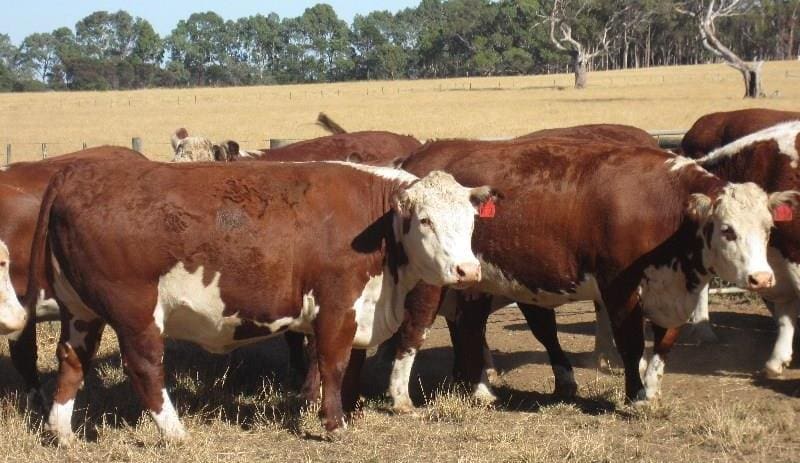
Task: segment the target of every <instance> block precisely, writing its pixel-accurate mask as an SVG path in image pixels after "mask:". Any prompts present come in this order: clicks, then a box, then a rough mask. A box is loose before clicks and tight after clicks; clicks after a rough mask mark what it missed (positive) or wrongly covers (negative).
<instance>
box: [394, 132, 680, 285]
mask: <svg viewBox="0 0 800 463" xmlns="http://www.w3.org/2000/svg"><path fill="white" fill-rule="evenodd" d="M675 160H676V158H675V157H673V156H671V155H670V154H669V153H666V152H663V151H661V150H656V149H651V148H646V147H633V146H623V145H613V144H603V143H592V144H586V143H585V142H582V141H580V140H579V141H573V140H568V139H563V138H542V139H536V140H516V141H509V142H474V141H464V140H448V141H444V142H441V143H440V142H435V143H430V144H427V145H425V147H423V148H422V149H421V150H420V151H418V152H417V153H415V154H414V155H413V156H411V158H409V159H408V160H407V161H406V162H405V163H404V165H403V168H404V169H407V170H409V171H410V172H411V173H413V174H415V175H424V174H426V173H427V172H429V171H431V170H444V171H446V172H449V173H450V174H452V175H453V176H454V177H455V178H456V180H457V181H458V182H459V183H462V184H463V185H465V186H475V185H482V184H491V185H493V186H494V187H495V188H496V189H498V190H499V192H500V194H501V195H502V196H503V198H502V199H501V200H500V201H499V202H498V205H497V214H496V216H495V217H494V218H487V219H481V220H478V221H476V227H475V233H474V235H473V244H474V246H475V248H476V252H477V253H479V254H482V255H483V256H485V257H486V258H487V259H488V260H490V261H491V262H492V263H493V264H495V265H497V266H499V267H500V268H503V269H516V270H517V271H519V272H523V273H525V274H526V277H525V278H524V279H525V280H527V281H535V282H537V284H542V282H544V283H545V288H546V289H550V290H563V289H564V288H565V287H568V285H569V284H572V283H574V282H575V281H580V280H582V279H583V278H584V277H585V275H582V272H586V271H589V272H602V273H604V274H612V275H613V274H614V272H616V271H619V270H621V269H623V268H627V267H628V266H630V265H631V263H632V262H633V260H635V259H637V258H638V257H640V256H642V255H643V254H645V253H647V252H649V251H650V250H653V249H654V248H655V247H657V246H658V245H659V244H661V243H663V242H664V241H665V240H666V239H667V238H669V237H670V236H671V235H672V234H674V233H675V231H676V230H677V229H678V227H679V226H680V224H681V221H682V218H683V207H684V204H685V201H686V199H687V197H688V195H689V194H690V193H691V189H692V188H693V187H694V185H692V181H689V180H688V179H687V181H686V182H685V183H683V182H682V181H681V180H676V179H675V178H674V177H673V176H671V175H669V172H670V169H671V167H672V166H674V165H675ZM607 243H618V245H615V246H613V247H609V246H608V245H607ZM530 259H535V260H536V262H537V265H535V266H531V265H529V263H530Z"/></svg>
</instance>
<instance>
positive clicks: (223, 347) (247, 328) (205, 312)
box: [153, 263, 319, 353]
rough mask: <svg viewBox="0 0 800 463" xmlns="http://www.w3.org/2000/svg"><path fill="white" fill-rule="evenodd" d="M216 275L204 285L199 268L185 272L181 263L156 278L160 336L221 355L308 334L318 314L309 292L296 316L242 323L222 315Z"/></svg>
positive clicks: (223, 311)
mask: <svg viewBox="0 0 800 463" xmlns="http://www.w3.org/2000/svg"><path fill="white" fill-rule="evenodd" d="M220 276H221V275H220V274H219V273H216V274H215V275H214V277H213V279H212V280H211V282H210V283H209V284H207V285H206V284H204V283H203V267H202V266H201V267H198V268H197V269H196V270H195V271H194V272H189V271H187V269H186V267H185V266H184V265H183V263H178V264H177V265H176V266H175V267H174V268H173V269H172V270H170V271H169V272H168V273H167V274H165V275H163V276H162V277H161V278H160V279H159V283H158V303H157V304H156V307H155V310H154V312H153V318H154V320H155V323H156V325H157V326H158V327H159V329H160V330H161V332H162V334H164V335H165V336H169V337H171V338H174V339H181V340H185V341H190V342H193V343H196V344H198V345H200V346H201V347H203V348H204V349H206V350H208V351H209V352H214V353H224V352H230V351H231V350H233V349H236V348H237V347H240V346H243V345H246V344H251V343H254V342H258V341H260V340H263V339H265V338H268V337H271V336H274V335H276V334H278V333H281V332H283V331H286V330H287V329H291V330H293V331H301V332H306V333H310V332H311V323H312V322H313V320H314V318H316V316H317V313H318V312H319V306H317V305H316V303H315V301H314V297H313V293H310V294H308V295H306V296H304V297H303V302H302V304H301V308H300V310H299V315H298V316H296V317H283V318H279V319H276V320H274V321H271V322H256V321H253V320H245V319H242V318H240V317H239V316H238V314H233V315H228V316H226V315H224V313H225V303H224V302H223V300H222V298H221V296H220V288H219V280H220Z"/></svg>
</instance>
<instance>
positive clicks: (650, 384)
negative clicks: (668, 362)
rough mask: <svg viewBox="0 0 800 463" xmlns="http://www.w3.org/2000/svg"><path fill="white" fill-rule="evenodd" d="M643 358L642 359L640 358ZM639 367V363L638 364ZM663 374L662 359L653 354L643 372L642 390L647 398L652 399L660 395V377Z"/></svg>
mask: <svg viewBox="0 0 800 463" xmlns="http://www.w3.org/2000/svg"><path fill="white" fill-rule="evenodd" d="M642 360H644V359H642ZM639 367H640V368H641V363H640V365H639ZM663 376H664V361H663V360H662V359H661V356H660V355H658V354H653V358H652V359H650V363H649V364H648V365H647V369H646V370H645V372H644V378H643V380H642V382H644V390H645V397H646V398H647V400H652V399H654V398H656V397H658V396H659V395H661V378H662V377H663Z"/></svg>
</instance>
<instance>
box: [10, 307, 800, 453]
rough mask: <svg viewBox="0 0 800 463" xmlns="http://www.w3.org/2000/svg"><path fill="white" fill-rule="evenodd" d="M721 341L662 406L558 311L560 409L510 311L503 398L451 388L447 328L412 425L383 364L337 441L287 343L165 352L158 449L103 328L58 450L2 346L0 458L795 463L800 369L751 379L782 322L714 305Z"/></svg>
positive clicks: (690, 353)
mask: <svg viewBox="0 0 800 463" xmlns="http://www.w3.org/2000/svg"><path fill="white" fill-rule="evenodd" d="M712 302H713V305H712V307H711V309H712V321H713V322H714V323H715V325H716V327H717V330H718V334H719V335H720V337H721V340H722V343H721V344H719V345H714V346H703V347H700V346H697V345H693V344H691V343H688V342H681V343H679V345H678V346H677V347H676V349H675V351H674V352H673V355H672V356H671V358H670V360H669V362H668V366H667V374H666V375H665V378H664V390H663V397H662V398H661V399H660V401H658V402H657V403H655V404H654V405H652V406H650V407H649V408H643V409H637V408H632V407H629V406H626V405H624V403H623V398H622V396H623V378H622V375H621V373H620V372H619V371H615V372H611V373H606V372H601V371H598V370H596V369H594V368H592V367H591V366H590V365H591V350H592V346H593V337H592V336H591V334H592V332H593V321H594V313H593V309H592V306H591V304H588V303H580V304H572V305H568V306H565V307H563V308H560V309H558V311H557V313H558V322H559V327H560V331H561V340H562V342H563V344H564V346H565V349H566V350H567V352H568V355H570V357H571V359H572V360H573V361H574V362H575V363H576V364H577V365H579V367H578V368H577V369H576V375H577V379H578V382H579V384H580V386H581V387H580V391H579V397H578V398H577V399H575V400H574V401H566V402H562V401H558V400H555V399H554V398H553V397H552V396H551V395H550V392H551V391H552V389H553V381H552V374H551V372H550V368H549V365H548V363H547V357H546V354H545V352H544V351H543V349H542V348H541V346H540V345H538V343H536V341H534V339H533V337H532V335H531V334H530V332H529V331H528V329H527V327H526V325H525V322H524V319H523V318H522V316H521V314H520V313H519V312H518V311H517V310H516V309H515V308H506V309H504V310H502V311H500V312H498V313H497V314H495V315H493V316H492V318H490V324H489V328H488V340H489V345H490V346H491V348H492V350H493V352H494V355H495V359H496V362H497V366H498V368H499V370H500V376H499V377H498V379H497V381H496V382H495V385H496V386H497V388H498V392H499V396H500V401H499V403H498V404H497V406H495V407H491V408H487V407H482V406H479V405H476V404H472V403H470V402H469V400H467V399H465V398H464V396H462V395H460V394H459V392H458V391H457V390H454V389H453V387H452V386H451V385H450V383H449V382H448V380H447V378H446V376H447V372H448V371H449V369H450V365H451V361H452V356H451V350H450V348H449V339H448V336H447V329H446V328H445V327H444V324H443V323H442V321H441V320H438V321H437V323H436V325H435V326H434V329H433V330H432V332H431V336H430V338H429V342H427V343H426V345H425V348H424V349H423V350H422V351H421V353H420V355H419V356H418V362H417V365H415V367H414V371H413V373H412V377H413V378H414V379H413V389H412V397H413V398H414V399H415V401H416V403H417V404H418V405H419V406H420V408H419V409H418V411H417V415H416V416H405V415H404V416H398V415H393V414H392V413H391V412H390V411H389V402H388V400H387V399H386V398H385V397H384V396H383V394H382V391H383V390H385V387H386V385H387V381H388V379H387V378H388V376H387V374H386V373H388V372H387V371H386V369H385V367H384V366H382V364H381V363H380V362H377V361H376V359H375V357H372V358H370V359H369V360H368V362H367V367H366V370H365V372H364V375H363V377H362V389H363V391H364V396H365V398H364V409H363V416H362V417H361V418H359V419H357V420H356V421H355V422H354V423H352V424H351V425H350V427H349V428H348V430H347V431H346V432H345V433H343V434H341V435H338V436H334V437H333V438H331V439H329V438H328V437H327V436H326V435H325V434H324V432H323V431H322V428H321V426H320V424H319V421H318V420H317V418H316V411H317V408H316V407H314V406H311V407H308V406H306V405H305V404H303V403H302V402H301V401H300V400H299V399H298V398H297V397H296V396H295V395H294V394H293V393H290V392H286V391H287V390H288V389H289V388H288V386H287V385H286V384H287V382H288V381H287V378H288V376H289V375H288V372H287V368H286V355H287V353H286V350H285V349H286V348H285V344H284V342H283V340H282V338H276V339H273V340H270V341H269V342H265V343H263V344H261V345H258V346H255V347H252V348H248V349H243V350H240V351H237V352H235V353H233V354H231V355H227V356H215V355H211V354H207V353H205V352H203V351H202V350H200V349H198V348H194V347H193V346H190V345H187V344H179V343H170V345H169V348H168V350H167V354H166V356H165V362H166V364H167V370H168V373H167V382H168V388H169V390H170V391H171V393H172V397H173V400H174V402H175V403H176V406H177V408H178V410H179V411H180V413H181V415H182V417H183V420H184V423H185V424H186V425H187V427H188V430H189V432H190V433H191V438H190V440H189V441H188V442H186V443H183V444H177V445H175V444H168V445H167V444H163V443H161V442H160V441H159V437H158V431H157V430H156V428H155V426H154V424H153V423H152V421H151V420H150V419H149V417H148V416H146V415H143V414H142V409H141V407H140V405H139V403H138V401H137V400H136V398H135V397H134V394H133V392H132V390H131V388H130V384H129V382H128V381H127V379H126V377H125V375H124V373H123V372H122V368H121V366H120V357H119V353H118V350H117V346H116V340H115V338H114V335H113V332H111V331H107V333H106V336H105V338H104V341H103V344H102V347H101V349H100V352H99V354H98V358H97V360H96V361H95V365H96V368H95V370H94V372H92V373H91V374H89V375H88V378H87V380H86V385H85V387H84V389H83V390H82V391H81V392H80V393H79V396H78V400H77V403H76V413H75V418H74V420H73V423H74V424H75V425H76V426H77V427H78V429H79V435H80V440H79V442H78V444H77V445H76V446H75V447H73V448H69V449H59V448H56V447H54V446H52V444H50V443H49V442H48V436H47V434H46V433H45V432H43V431H42V427H41V418H40V416H39V415H38V414H37V413H31V412H29V413H25V414H23V413H22V412H21V411H20V405H19V404H18V401H17V400H16V397H17V396H16V395H15V394H17V393H18V392H17V391H19V387H20V384H19V381H18V379H17V375H16V374H15V372H14V370H13V368H12V366H11V364H10V361H9V360H8V353H7V349H6V348H5V346H3V350H4V352H0V372H1V374H0V396H2V397H4V399H2V401H0V429H3V432H2V434H0V455H2V456H0V459H1V460H4V461H37V462H39V461H41V462H50V461H52V462H59V463H61V462H71V461H133V462H150V461H169V462H172V463H177V462H184V461H185V462H218V461H259V460H264V461H348V462H362V461H363V462H368V461H400V462H403V461H409V462H411V461H518V462H540V461H546V462H551V461H564V462H567V461H568V462H606V461H607V462H617V461H637V462H638V461H652V462H656V461H668V462H687V461H748V462H761V461H763V462H781V461H786V462H789V461H797V460H798V458H800V435H799V434H798V433H797V430H798V424H800V418H799V417H800V399H798V396H800V370H798V369H797V368H798V366H800V365H797V362H795V365H794V369H793V370H790V372H789V374H788V376H787V377H786V378H785V379H782V380H766V379H763V378H761V377H759V376H758V375H755V374H754V372H755V371H756V370H757V369H758V368H759V367H760V365H761V364H762V362H763V361H764V359H766V357H767V355H768V352H769V349H770V347H771V342H772V341H773V339H774V336H775V333H774V327H773V322H772V320H771V319H770V317H769V315H768V313H767V312H766V310H765V309H764V308H763V307H762V306H761V304H760V303H757V302H754V301H753V300H752V299H750V300H748V299H731V298H726V299H714V300H713V301H712ZM39 334H40V340H41V341H40V352H41V356H42V359H41V360H40V368H41V369H42V370H43V371H44V377H45V381H46V384H47V387H48V389H51V388H52V387H53V380H54V377H55V370H56V364H55V360H54V359H55V355H54V344H55V341H56V338H57V328H56V327H55V326H53V325H49V324H45V325H40V327H39Z"/></svg>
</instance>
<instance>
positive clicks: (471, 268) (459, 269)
mask: <svg viewBox="0 0 800 463" xmlns="http://www.w3.org/2000/svg"><path fill="white" fill-rule="evenodd" d="M456 278H458V282H459V283H477V282H479V281H481V264H480V263H478V262H464V263H461V264H459V265H456Z"/></svg>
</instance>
